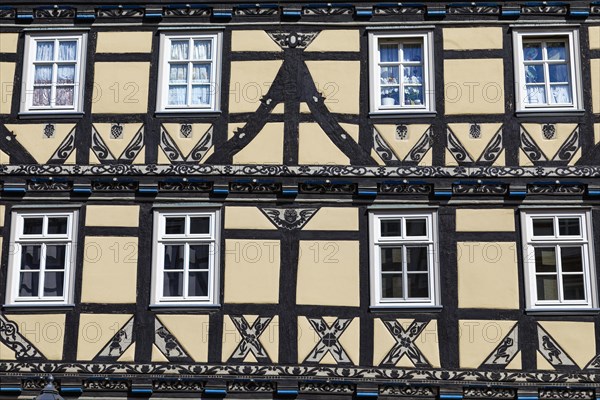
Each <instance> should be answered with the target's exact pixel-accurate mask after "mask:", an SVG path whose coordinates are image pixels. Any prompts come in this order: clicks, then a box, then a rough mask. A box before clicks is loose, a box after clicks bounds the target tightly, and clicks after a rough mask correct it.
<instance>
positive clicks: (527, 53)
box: [523, 43, 542, 61]
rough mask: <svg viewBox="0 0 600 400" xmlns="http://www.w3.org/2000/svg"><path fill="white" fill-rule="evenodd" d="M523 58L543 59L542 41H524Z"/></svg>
mask: <svg viewBox="0 0 600 400" xmlns="http://www.w3.org/2000/svg"><path fill="white" fill-rule="evenodd" d="M523 59H524V60H526V61H527V60H541V59H542V44H541V43H523Z"/></svg>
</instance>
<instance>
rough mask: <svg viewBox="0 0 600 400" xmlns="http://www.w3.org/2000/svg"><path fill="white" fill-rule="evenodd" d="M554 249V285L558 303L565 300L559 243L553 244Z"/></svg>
mask: <svg viewBox="0 0 600 400" xmlns="http://www.w3.org/2000/svg"><path fill="white" fill-rule="evenodd" d="M555 249H556V255H555V257H556V261H555V262H556V275H557V278H556V279H557V282H556V286H557V288H558V301H559V303H561V304H562V303H564V302H565V298H564V293H563V292H564V291H563V279H562V278H563V274H562V259H561V255H562V253H561V248H560V245H559V244H556V245H555Z"/></svg>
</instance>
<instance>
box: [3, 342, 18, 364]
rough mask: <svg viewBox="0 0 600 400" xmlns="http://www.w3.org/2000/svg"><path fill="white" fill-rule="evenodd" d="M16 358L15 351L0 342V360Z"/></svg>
mask: <svg viewBox="0 0 600 400" xmlns="http://www.w3.org/2000/svg"><path fill="white" fill-rule="evenodd" d="M16 359H17V357H16V356H15V352H14V351H12V350H11V349H9V348H8V347H6V346H5V345H4V344H3V343H2V342H0V360H8V361H14V360H16Z"/></svg>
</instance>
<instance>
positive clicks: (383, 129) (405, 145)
mask: <svg viewBox="0 0 600 400" xmlns="http://www.w3.org/2000/svg"><path fill="white" fill-rule="evenodd" d="M374 126H375V129H376V130H377V132H379V134H380V135H381V136H382V137H383V139H384V140H385V142H386V143H387V144H388V145H389V146H390V147H391V148H392V150H393V151H394V153H395V154H396V156H398V158H399V159H400V160H404V158H405V157H406V155H407V154H408V152H409V151H410V150H411V149H412V148H413V147H414V146H415V145H416V144H417V142H418V141H419V140H420V139H421V137H423V135H424V134H425V132H426V131H427V129H428V128H429V127H430V126H431V125H426V124H409V125H406V127H407V129H408V132H407V135H406V139H404V140H400V139H398V138H397V137H396V126H397V125H392V124H377V125H374Z"/></svg>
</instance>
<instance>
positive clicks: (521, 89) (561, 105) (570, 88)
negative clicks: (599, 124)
mask: <svg viewBox="0 0 600 400" xmlns="http://www.w3.org/2000/svg"><path fill="white" fill-rule="evenodd" d="M513 39H514V48H515V77H516V79H515V83H516V88H515V93H516V97H517V111H532V112H536V111H537V112H546V111H571V110H580V109H582V108H583V106H582V87H581V67H580V59H579V57H580V56H579V54H580V52H579V35H578V31H577V30H575V29H567V30H565V29H557V30H553V31H551V32H540V31H529V30H528V31H525V30H517V31H515V32H514V36H513Z"/></svg>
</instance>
